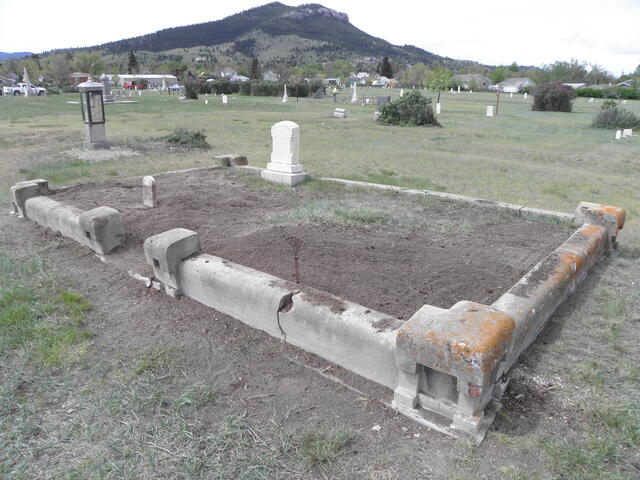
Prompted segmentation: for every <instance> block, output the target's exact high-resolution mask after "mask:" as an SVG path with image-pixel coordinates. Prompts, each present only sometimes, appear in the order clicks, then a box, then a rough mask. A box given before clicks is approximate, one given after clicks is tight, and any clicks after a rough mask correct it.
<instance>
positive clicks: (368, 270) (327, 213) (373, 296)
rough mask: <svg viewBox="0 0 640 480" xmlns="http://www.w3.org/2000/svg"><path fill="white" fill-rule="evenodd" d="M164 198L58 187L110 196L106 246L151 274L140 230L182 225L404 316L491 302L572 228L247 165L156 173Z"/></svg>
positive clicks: (274, 267) (135, 183) (115, 186)
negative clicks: (275, 174) (286, 181)
mask: <svg viewBox="0 0 640 480" xmlns="http://www.w3.org/2000/svg"><path fill="white" fill-rule="evenodd" d="M156 181H157V187H158V196H159V204H158V206H157V207H155V208H153V209H151V208H148V207H145V206H143V205H142V187H141V181H140V180H139V179H136V180H126V181H112V182H105V183H101V184H84V185H79V186H75V187H71V188H69V189H66V190H61V191H59V192H57V193H55V198H56V200H59V201H62V202H65V203H69V204H72V205H75V206H77V207H79V208H82V209H89V208H94V207H96V206H99V205H106V206H110V207H113V208H116V209H117V210H119V211H120V212H121V213H122V215H123V218H124V223H125V228H126V231H127V242H126V245H125V246H124V247H123V248H120V249H118V250H117V251H115V252H113V254H112V255H110V258H112V259H113V261H115V262H120V263H121V264H123V265H124V266H125V267H126V268H127V269H130V270H132V271H135V272H138V273H141V274H146V275H150V274H151V269H150V267H148V266H146V265H145V264H144V254H143V248H142V244H143V242H144V240H145V239H146V238H147V237H149V236H151V235H155V234H158V233H161V232H164V231H166V230H169V229H172V228H176V227H183V228H187V229H190V230H194V231H196V232H198V233H199V234H200V240H201V245H202V251H203V252H205V253H208V254H211V255H216V256H219V257H222V258H225V259H227V260H230V261H232V262H236V263H239V264H242V265H245V266H248V267H251V268H254V269H257V270H261V271H264V272H268V273H270V274H273V275H276V276H278V277H281V278H283V279H286V280H290V281H295V268H294V254H293V248H292V246H291V241H290V240H289V241H287V238H288V237H292V238H296V239H300V240H301V241H302V242H304V244H303V246H302V247H301V248H300V250H299V270H300V280H301V283H302V285H306V286H311V287H314V288H317V289H321V290H324V291H327V292H329V293H332V294H334V295H338V296H340V297H342V298H345V299H347V300H351V301H354V302H357V303H359V304H361V305H364V306H366V307H369V308H372V309H375V310H379V311H381V312H384V313H387V314H389V315H393V316H396V317H399V318H404V319H406V318H409V317H410V316H411V315H412V314H413V313H415V312H416V311H417V310H418V309H419V308H420V307H422V305H424V304H431V305H435V306H438V307H442V308H449V307H450V306H451V305H453V304H454V303H455V302H457V301H459V300H472V301H477V302H480V303H485V304H490V303H492V302H493V301H494V300H495V299H497V298H498V297H499V296H500V295H502V294H503V293H504V292H505V291H506V290H508V289H509V288H510V287H511V286H512V285H513V284H514V283H515V282H517V281H518V280H519V279H520V278H521V277H522V276H523V275H524V274H525V273H526V272H527V271H528V270H529V269H530V268H531V267H533V266H534V265H535V264H536V263H537V262H539V261H540V260H542V259H543V258H544V257H545V256H546V255H548V254H549V253H550V252H551V251H552V250H553V249H555V248H556V247H557V246H558V245H560V244H561V243H562V242H564V241H565V240H566V239H567V238H568V236H569V235H570V234H571V232H572V231H573V229H572V228H571V227H570V226H563V225H555V224H552V223H548V222H543V221H530V220H525V219H522V218H520V217H518V216H516V215H513V214H511V213H506V212H501V211H498V210H494V209H490V208H480V207H478V206H472V205H466V204H461V203H457V202H450V201H443V200H437V199H432V198H426V199H425V198H421V197H420V198H411V197H407V196H404V195H398V194H388V193H381V192H380V191H374V190H355V191H354V190H349V189H346V188H343V187H340V186H338V185H333V184H322V183H319V182H311V183H308V184H303V185H301V186H300V187H298V188H295V189H287V188H279V187H274V186H270V185H268V184H264V183H263V182H261V181H260V180H259V179H258V178H256V175H255V174H249V173H247V172H246V171H243V172H232V171H224V170H201V171H195V172H189V173H180V174H166V175H159V176H156Z"/></svg>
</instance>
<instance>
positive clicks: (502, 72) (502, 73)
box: [490, 65, 507, 85]
mask: <svg viewBox="0 0 640 480" xmlns="http://www.w3.org/2000/svg"><path fill="white" fill-rule="evenodd" d="M490 76H491V81H492V82H493V83H494V85H495V84H496V83H500V82H501V81H503V80H504V79H505V78H507V70H506V69H505V68H504V67H503V66H502V65H500V66H499V67H497V68H495V69H494V70H493V72H491V75H490Z"/></svg>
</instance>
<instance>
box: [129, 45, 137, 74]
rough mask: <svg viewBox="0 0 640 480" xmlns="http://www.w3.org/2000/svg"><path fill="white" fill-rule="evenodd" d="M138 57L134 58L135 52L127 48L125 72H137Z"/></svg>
mask: <svg viewBox="0 0 640 480" xmlns="http://www.w3.org/2000/svg"><path fill="white" fill-rule="evenodd" d="M138 68H139V67H138V59H137V58H136V54H135V53H133V50H129V59H128V60H127V72H128V73H129V74H132V73H134V72H135V73H137V72H138Z"/></svg>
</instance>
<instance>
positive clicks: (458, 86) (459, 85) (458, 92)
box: [458, 85, 460, 93]
mask: <svg viewBox="0 0 640 480" xmlns="http://www.w3.org/2000/svg"><path fill="white" fill-rule="evenodd" d="M458 93H460V85H458Z"/></svg>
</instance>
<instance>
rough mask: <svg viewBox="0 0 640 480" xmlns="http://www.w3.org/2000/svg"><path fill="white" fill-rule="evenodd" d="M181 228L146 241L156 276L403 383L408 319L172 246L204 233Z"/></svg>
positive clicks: (361, 370) (339, 360)
mask: <svg viewBox="0 0 640 480" xmlns="http://www.w3.org/2000/svg"><path fill="white" fill-rule="evenodd" d="M177 230H179V231H177V232H176V231H175V230H171V231H169V232H165V233H163V234H160V235H156V236H154V237H150V238H149V239H147V241H146V242H145V254H146V255H147V260H148V261H150V263H153V264H154V271H155V272H156V276H157V277H158V278H159V279H160V280H161V281H162V282H163V283H165V285H169V286H170V287H171V288H179V289H180V290H181V292H182V294H184V295H185V296H188V297H190V298H192V299H194V300H197V301H199V302H200V303H203V304H204V305H208V306H210V307H212V308H215V309H216V310H218V311H220V312H222V313H225V314H227V315H230V316H232V317H234V318H236V319H238V320H240V321H241V322H243V323H246V324H247V325H249V326H251V327H253V328H257V329H260V330H263V331H265V332H267V333H268V334H269V335H271V336H273V337H276V338H280V339H282V340H286V341H287V342H288V343H291V344H293V345H296V346H298V347H300V348H303V349H305V350H306V351H309V352H312V353H315V354H317V355H319V356H321V357H322V358H325V359H327V360H329V361H332V362H335V363H336V364H338V365H341V366H343V367H345V368H347V369H349V370H352V371H354V372H356V373H358V374H360V375H362V376H363V377H366V378H369V379H371V380H373V381H376V382H378V383H380V384H382V385H385V386H387V387H389V388H395V385H396V381H397V367H396V362H395V335H396V331H397V329H398V328H400V326H401V325H402V323H403V322H402V321H401V320H398V319H396V318H391V317H389V316H388V315H385V314H383V313H380V312H375V311H372V310H370V309H367V308H365V307H363V306H361V305H357V304H355V303H352V302H348V301H345V300H342V299H340V298H338V297H335V296H333V295H330V294H328V293H325V292H321V291H319V290H315V289H311V288H305V289H304V290H300V286H299V285H297V284H294V283H291V282H287V281H285V280H283V279H280V278H278V277H275V276H273V275H269V274H267V273H264V272H260V271H257V270H254V269H252V268H248V267H245V266H242V265H238V264H235V263H232V262H228V261H226V260H224V259H222V258H219V257H214V256H212V255H206V254H200V255H193V254H194V253H196V252H197V250H198V249H197V248H194V247H195V245H192V246H191V248H186V249H185V248H178V249H177V250H174V251H172V250H171V248H170V245H174V244H176V243H179V242H181V241H185V240H188V239H191V238H192V235H196V234H195V233H194V232H190V231H189V230H184V229H177ZM167 234H169V236H167ZM169 237H175V238H169ZM178 250H179V253H177V251H178ZM190 254H191V255H192V256H190V257H189V258H187V259H185V260H179V259H180V258H181V257H184V256H189V255H190Z"/></svg>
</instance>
